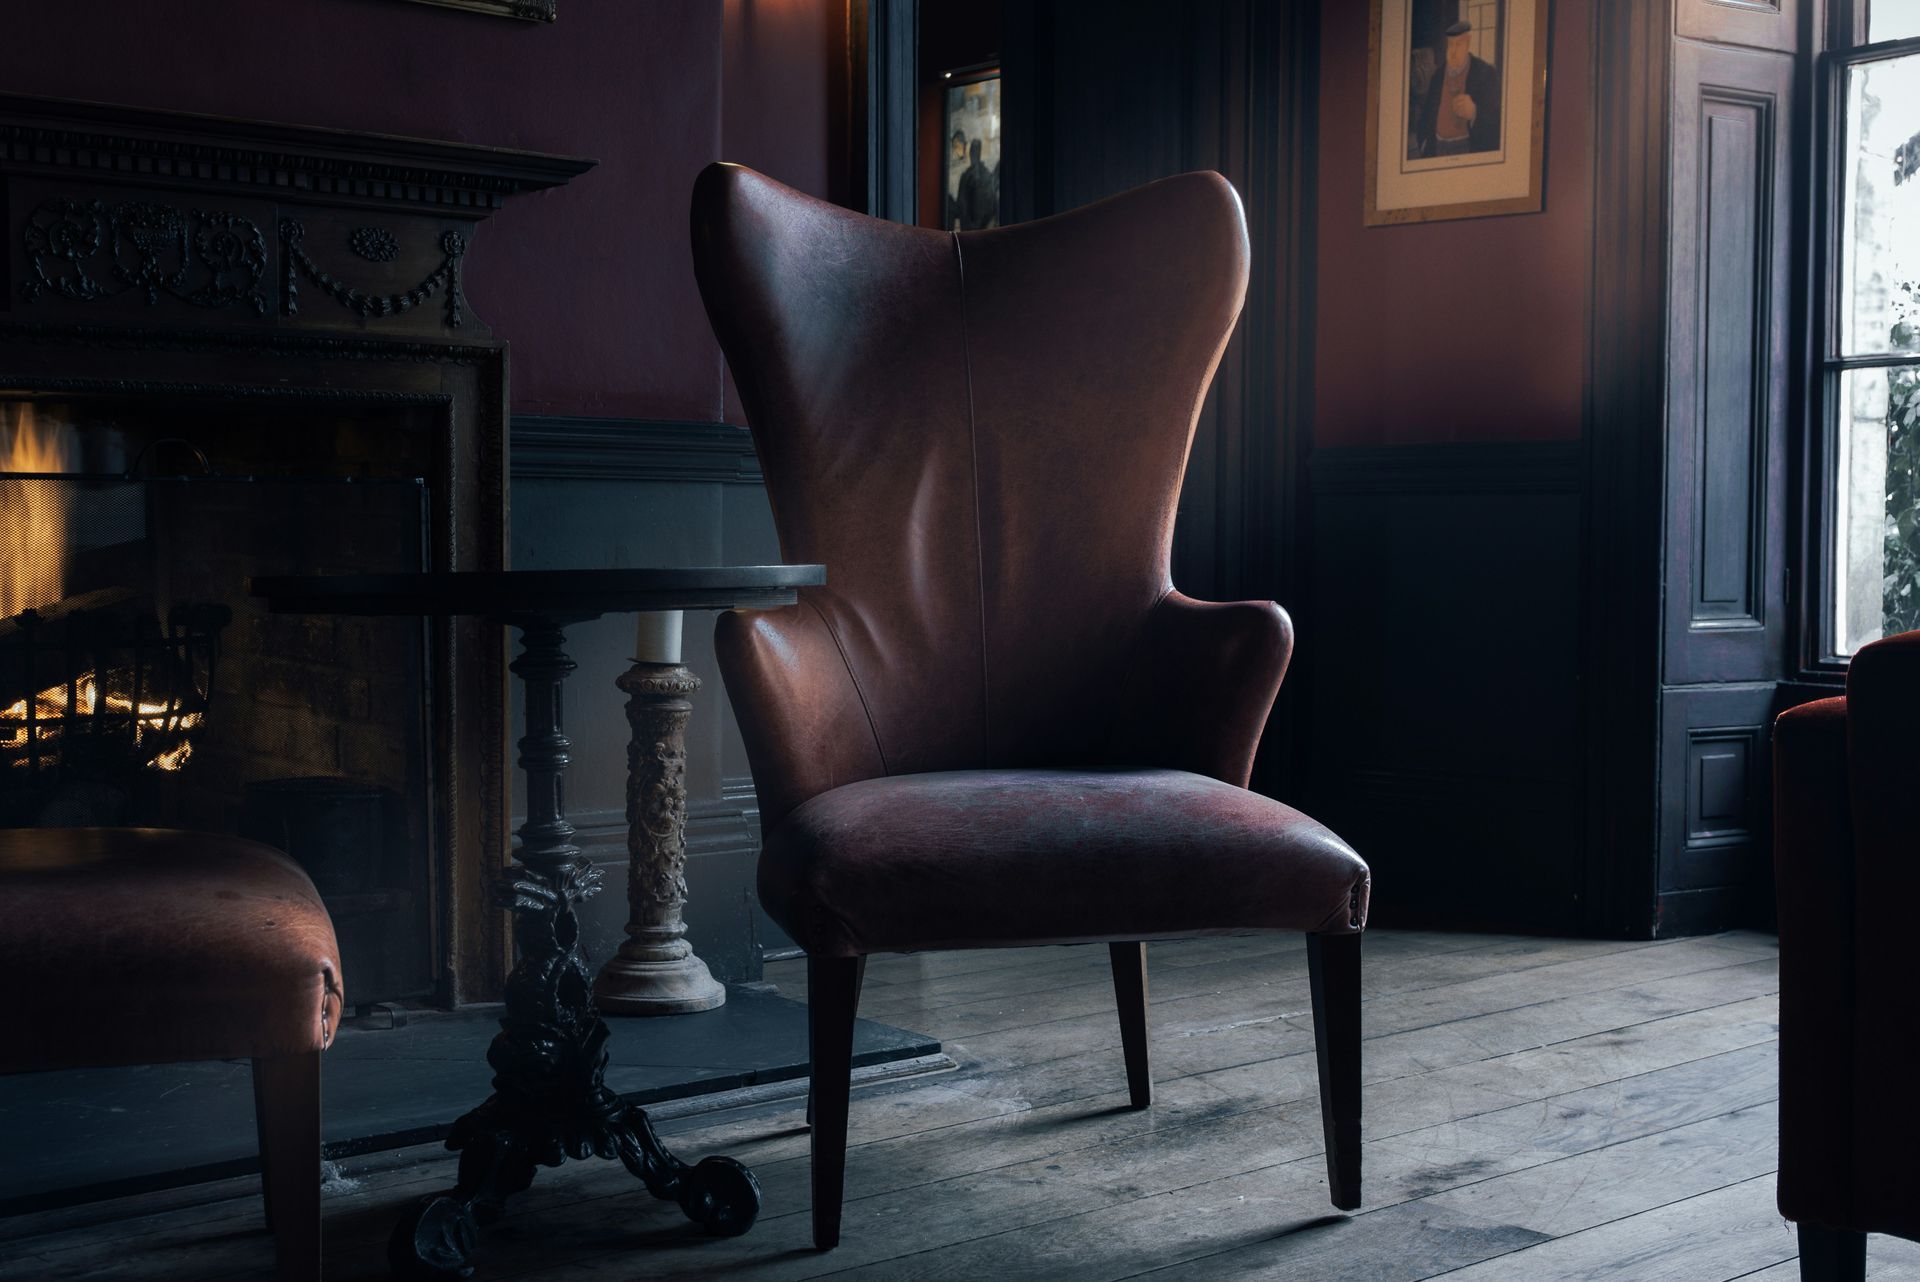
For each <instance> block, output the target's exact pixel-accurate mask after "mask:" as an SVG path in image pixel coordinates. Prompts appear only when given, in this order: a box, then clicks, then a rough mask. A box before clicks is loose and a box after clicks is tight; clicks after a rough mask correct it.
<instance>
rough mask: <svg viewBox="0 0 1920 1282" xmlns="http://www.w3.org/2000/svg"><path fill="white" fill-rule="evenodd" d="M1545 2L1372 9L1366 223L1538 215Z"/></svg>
mask: <svg viewBox="0 0 1920 1282" xmlns="http://www.w3.org/2000/svg"><path fill="white" fill-rule="evenodd" d="M1548 3H1549V0H1373V25H1372V30H1371V39H1370V49H1369V66H1368V85H1367V206H1366V220H1367V223H1368V225H1369V226H1376V225H1380V224H1388V223H1409V222H1429V221H1432V220H1434V219H1441V218H1482V217H1486V216H1488V215H1491V214H1524V213H1537V212H1538V211H1539V209H1540V202H1541V177H1542V171H1543V168H1544V165H1545V159H1546V157H1545V152H1546V102H1547V21H1548V12H1547V9H1548Z"/></svg>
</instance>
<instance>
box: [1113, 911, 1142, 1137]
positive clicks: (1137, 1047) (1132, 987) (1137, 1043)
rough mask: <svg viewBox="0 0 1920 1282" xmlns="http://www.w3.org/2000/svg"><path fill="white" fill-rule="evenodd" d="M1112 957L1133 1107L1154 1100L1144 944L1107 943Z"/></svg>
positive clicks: (1121, 1037) (1139, 1106)
mask: <svg viewBox="0 0 1920 1282" xmlns="http://www.w3.org/2000/svg"><path fill="white" fill-rule="evenodd" d="M1107 952H1108V954H1109V955H1110V956H1111V958H1112V960H1113V998H1114V1004H1115V1005H1117V1006H1118V1007H1119V1008H1120V1049H1121V1052H1122V1053H1123V1054H1124V1055H1125V1056H1126V1060H1127V1094H1128V1095H1129V1096H1131V1097H1132V1103H1133V1106H1134V1107H1135V1108H1146V1107H1147V1106H1148V1105H1149V1104H1152V1103H1153V1072H1152V1069H1151V1067H1150V1066H1149V1063H1148V1060H1147V946H1146V945H1145V944H1142V943H1127V944H1108V945H1107Z"/></svg>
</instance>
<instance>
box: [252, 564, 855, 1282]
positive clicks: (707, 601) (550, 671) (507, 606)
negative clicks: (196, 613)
mask: <svg viewBox="0 0 1920 1282" xmlns="http://www.w3.org/2000/svg"><path fill="white" fill-rule="evenodd" d="M821 581H822V573H821V570H820V567H818V566H739V567H725V568H721V569H709V570H628V571H535V572H532V573H514V572H510V571H495V572H491V573H485V572H483V573H473V574H458V573H456V574H444V573H443V574H424V575H385V576H364V577H359V578H348V577H342V578H332V579H328V578H319V577H302V578H287V579H261V580H258V581H256V582H255V583H254V585H253V590H254V592H255V594H256V595H260V596H265V597H268V598H270V600H271V604H272V608H273V609H274V610H276V611H282V612H287V611H305V612H312V613H335V614H487V615H491V616H493V617H495V618H498V619H501V620H502V621H504V622H505V623H507V624H509V625H510V626H513V627H516V628H518V629H519V630H520V633H521V644H522V651H521V654H520V657H519V658H517V659H515V660H514V661H513V663H512V664H511V665H510V667H511V668H512V671H513V672H514V674H515V675H516V676H518V677H519V678H520V680H521V683H522V684H523V685H524V686H525V688H526V725H527V733H526V737H524V738H523V739H521V740H520V767H521V769H522V770H524V771H525V772H526V777H527V822H526V823H525V824H523V825H522V826H521V828H520V831H519V834H518V835H519V837H520V849H519V851H518V852H517V856H516V857H517V860H518V866H517V867H515V868H513V869H512V870H511V871H510V874H509V875H508V877H507V878H506V879H505V880H504V881H502V882H501V883H499V884H498V885H497V886H496V888H495V900H496V902H497V903H498V904H499V905H500V906H501V907H502V908H505V909H506V910H508V911H510V912H511V913H512V914H513V920H514V938H515V941H516V943H517V946H518V948H517V951H518V953H519V957H518V959H517V960H516V962H515V964H514V968H513V973H512V974H511V975H509V976H508V977H507V987H506V1012H505V1014H504V1015H503V1016H502V1018H501V1020H500V1031H499V1032H498V1033H496V1034H495V1035H494V1039H493V1043H492V1045H491V1046H489V1047H488V1049H487V1063H488V1064H489V1065H491V1066H492V1068H493V1073H494V1077H493V1094H492V1095H491V1096H489V1097H488V1099H487V1100H486V1102H485V1103H483V1104H481V1105H480V1106H479V1107H478V1108H476V1109H474V1110H473V1111H472V1112H470V1113H468V1114H467V1115H466V1116H464V1117H462V1118H461V1119H460V1120H459V1121H457V1122H455V1123H454V1124H453V1129H452V1131H451V1133H450V1134H449V1135H448V1137H447V1147H448V1148H451V1149H454V1150H457V1151H458V1152H459V1154H460V1169H459V1174H458V1176H457V1177H456V1180H455V1183H454V1186H453V1188H452V1189H451V1190H449V1191H448V1192H446V1193H440V1194H434V1195H432V1196H429V1197H425V1198H422V1199H421V1200H420V1201H419V1202H417V1203H415V1204H414V1206H413V1207H412V1209H410V1210H409V1211H408V1212H407V1214H406V1215H405V1216H403V1217H402V1218H401V1220H400V1222H399V1223H398V1224H397V1225H395V1226H394V1231H393V1236H392V1237H391V1238H390V1239H388V1243H387V1259H388V1262H389V1263H390V1264H391V1265H392V1266H393V1268H394V1271H395V1272H396V1273H399V1274H400V1275H402V1276H405V1277H413V1278H427V1279H434V1280H435V1282H439V1280H441V1279H449V1278H466V1277H471V1276H472V1274H473V1256H474V1252H475V1250H476V1248H477V1247H478V1244H479V1227H480V1226H481V1225H483V1224H487V1223H490V1222H492V1221H494V1220H497V1219H498V1218H499V1217H500V1216H501V1215H502V1214H503V1212H504V1211H505V1207H506V1200H507V1199H508V1198H509V1197H511V1196H513V1195H514V1194H515V1193H518V1192H520V1191H522V1190H523V1189H525V1188H527V1187H528V1186H529V1185H530V1184H532V1183H533V1177H534V1174H535V1171H536V1170H537V1168H539V1167H541V1166H558V1165H560V1164H561V1163H562V1162H564V1161H566V1160H567V1159H568V1158H570V1157H571V1158H584V1157H589V1156H592V1157H601V1158H618V1159H619V1160H620V1162H621V1163H622V1164H623V1165H625V1166H626V1168H627V1169H628V1170H629V1171H631V1172H632V1173H633V1174H634V1176H635V1177H637V1178H638V1179H639V1180H640V1181H641V1182H642V1183H643V1184H645V1185H646V1188H647V1192H649V1193H651V1194H652V1195H653V1196H655V1197H657V1198H660V1199H662V1200H665V1201H670V1202H677V1203H679V1205H680V1208H681V1210H683V1211H684V1212H685V1213H686V1215H687V1217H688V1218H689V1219H691V1220H692V1221H693V1222H694V1223H696V1224H698V1225H700V1226H701V1227H703V1228H704V1229H706V1231H707V1232H709V1233H712V1234H715V1235H717V1236H732V1235H735V1234H739V1233H744V1232H746V1231H747V1230H748V1229H749V1228H751V1227H752V1226H753V1222H754V1219H755V1217H757V1216H758V1215H759V1213H760V1185H759V1182H758V1181H757V1180H755V1179H754V1177H753V1173H752V1172H751V1171H749V1170H748V1169H747V1168H746V1167H745V1166H743V1165H741V1164H740V1163H739V1162H736V1161H735V1160H733V1159H732V1158H730V1157H707V1158H703V1159H702V1160H701V1161H700V1162H699V1163H698V1164H697V1165H693V1166H689V1165H687V1163H685V1162H682V1161H681V1160H680V1159H679V1158H677V1157H675V1156H674V1155H673V1154H672V1153H670V1152H669V1151H668V1150H667V1148H666V1146H665V1145H663V1144H662V1143H661V1142H660V1137H659V1136H657V1135H655V1134H654V1131H653V1125H652V1123H651V1122H649V1121H648V1120H647V1115H646V1112H645V1110H643V1109H640V1108H636V1107H633V1106H630V1105H628V1104H625V1103H623V1102H622V1101H621V1099H620V1097H619V1096H618V1095H617V1094H615V1093H614V1092H613V1091H612V1090H611V1089H610V1088H609V1087H608V1086H607V1084H606V1080H605V1079H606V1071H607V1025H606V1023H605V1021H604V1020H602V1019H601V1017H600V1012H599V1010H598V1009H597V1008H596V1006H595V1005H594V998H593V972H592V971H591V970H589V969H588V967H587V963H586V959H585V958H583V957H582V956H581V955H580V922H579V918H578V917H577V916H576V915H575V908H576V906H577V905H579V904H580V903H582V902H583V901H585V900H587V899H589V898H591V897H592V896H593V895H594V894H595V893H596V892H598V891H599V889H600V871H599V870H598V869H597V868H594V867H593V866H592V865H591V864H590V863H589V862H588V861H587V860H586V859H584V858H583V857H582V856H581V854H580V847H578V846H577V845H575V844H574V842H573V825H572V824H570V823H568V822H567V819H566V814H565V806H564V804H563V789H562V780H563V778H564V776H565V774H566V770H567V766H568V765H569V764H570V762H571V757H570V755H569V754H570V749H571V748H572V746H573V745H572V744H571V743H570V742H569V741H568V739H567V737H566V734H565V733H564V731H563V729H562V724H561V715H560V685H561V682H563V681H565V680H566V678H567V676H568V674H570V673H571V672H572V671H573V669H574V662H573V660H572V659H571V658H569V657H568V656H567V653H566V636H565V630H566V628H567V626H568V625H569V624H573V623H579V622H583V621H585V620H587V619H593V618H598V617H599V616H600V615H601V614H604V613H609V612H613V611H622V612H624V611H629V610H647V609H682V608H692V609H711V608H718V607H724V606H727V605H783V604H787V603H789V602H791V601H793V600H794V599H795V597H796V593H795V591H794V589H795V588H797V587H800V586H804V585H807V584H813V583H819V582H821Z"/></svg>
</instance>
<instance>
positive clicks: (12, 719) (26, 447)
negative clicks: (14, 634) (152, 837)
mask: <svg viewBox="0 0 1920 1282" xmlns="http://www.w3.org/2000/svg"><path fill="white" fill-rule="evenodd" d="M79 455H80V451H79V449H78V442H77V440H76V438H75V435H74V432H73V428H72V427H71V426H69V425H68V424H65V423H49V424H43V423H41V422H39V421H38V420H37V419H36V417H35V415H34V406H33V403H32V402H31V401H21V402H18V403H16V404H14V405H13V406H11V407H10V412H8V411H7V410H6V409H0V473H8V472H77V471H78V470H79V467H80V457H79ZM7 493H8V496H9V497H11V498H13V499H14V500H15V501H14V503H13V504H12V505H11V506H10V507H9V508H4V509H0V619H11V618H13V617H14V616H16V615H18V614H19V613H20V612H21V611H23V610H30V609H40V608H42V607H45V606H49V605H52V604H54V603H55V602H57V601H59V600H60V599H61V598H62V597H63V596H65V594H66V576H65V573H64V568H65V567H64V564H63V562H64V560H65V552H66V547H67V509H66V504H65V503H64V502H63V498H64V493H63V491H62V490H61V489H60V486H59V483H57V482H45V481H38V482H36V481H20V482H17V483H15V484H13V485H9V486H8V487H7ZM123 675H124V674H123ZM127 680H128V684H130V685H131V684H135V683H134V682H133V680H132V678H128V679H127ZM111 685H112V683H111V681H110V682H109V688H108V689H107V691H106V693H105V694H104V695H102V693H101V681H100V680H99V679H98V678H97V677H96V675H95V674H94V673H92V672H87V673H83V674H81V675H80V676H78V677H76V678H75V679H74V680H73V681H72V682H71V683H62V684H60V685H56V686H49V687H48V688H47V689H45V690H42V691H40V693H38V694H36V695H34V696H33V721H32V722H31V723H29V722H28V720H27V700H26V699H25V698H21V699H16V700H15V701H14V702H13V703H12V704H11V705H10V706H8V707H0V759H4V760H6V761H8V762H9V763H11V764H12V765H14V766H16V767H22V768H24V767H28V766H30V765H31V764H32V763H33V761H34V759H35V757H36V755H37V756H38V758H39V760H40V761H42V762H43V763H52V762H54V761H56V760H57V759H58V757H59V744H60V740H61V738H62V736H64V735H81V734H84V733H86V732H87V730H88V729H93V730H98V731H105V732H106V733H109V734H112V733H122V734H124V733H126V732H128V731H130V732H131V734H132V740H133V745H134V747H135V749H136V752H137V755H144V756H146V763H145V764H146V765H147V766H148V767H149V768H152V769H156V770H167V771H173V770H178V769H180V768H181V767H182V766H184V765H186V764H187V760H188V758H189V757H191V756H192V755H193V746H192V745H191V744H190V743H188V742H187V740H186V739H185V738H183V737H182V735H183V734H184V732H186V731H188V730H192V729H195V728H196V727H198V726H199V724H200V720H201V715H202V714H201V713H199V712H188V711H185V710H183V709H182V708H181V707H180V705H179V704H178V703H177V702H173V701H168V700H152V699H144V698H143V699H141V700H140V701H139V706H138V707H135V705H134V699H133V696H132V695H130V694H124V693H119V692H116V691H115V690H114V689H112V688H111ZM35 746H37V748H38V752H37V754H36V753H35V752H33V751H30V749H31V748H33V747H35Z"/></svg>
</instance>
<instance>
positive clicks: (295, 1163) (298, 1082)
mask: <svg viewBox="0 0 1920 1282" xmlns="http://www.w3.org/2000/svg"><path fill="white" fill-rule="evenodd" d="M253 1104H254V1114H255V1122H256V1124H257V1126H258V1128H259V1132H260V1171H261V1177H262V1178H261V1183H262V1185H263V1188H264V1191H265V1194H266V1201H267V1222H268V1225H269V1227H270V1228H272V1230H273V1246H274V1254H275V1256H276V1258H277V1260H278V1267H277V1268H276V1270H275V1273H276V1275H277V1276H278V1277H279V1278H280V1279H281V1282H295V1280H296V1279H297V1280H298V1282H318V1279H319V1277H320V1052H319V1051H312V1052H310V1053H308V1054H304V1055H286V1056H281V1057H278V1058H274V1059H256V1060H254V1061H253Z"/></svg>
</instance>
